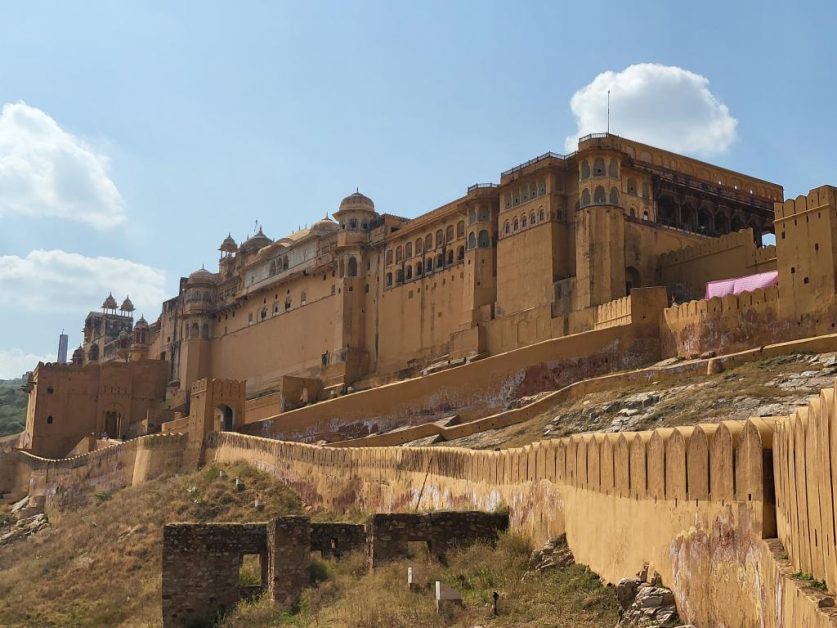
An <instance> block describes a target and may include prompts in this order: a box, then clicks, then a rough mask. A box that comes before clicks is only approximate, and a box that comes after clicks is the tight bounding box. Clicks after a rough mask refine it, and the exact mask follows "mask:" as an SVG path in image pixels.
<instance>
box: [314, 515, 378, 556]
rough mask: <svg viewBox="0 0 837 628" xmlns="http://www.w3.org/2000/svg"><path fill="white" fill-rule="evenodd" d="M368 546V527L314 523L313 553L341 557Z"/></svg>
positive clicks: (349, 524)
mask: <svg viewBox="0 0 837 628" xmlns="http://www.w3.org/2000/svg"><path fill="white" fill-rule="evenodd" d="M365 546H366V526H364V525H363V524H358V523H312V524H311V551H313V552H320V553H321V554H322V556H323V558H325V557H326V556H338V557H339V556H340V555H342V554H347V553H349V552H352V551H354V550H357V549H362V548H364V547H365Z"/></svg>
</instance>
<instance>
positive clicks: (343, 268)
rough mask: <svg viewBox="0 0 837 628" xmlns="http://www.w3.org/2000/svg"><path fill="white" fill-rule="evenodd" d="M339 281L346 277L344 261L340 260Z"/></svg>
mask: <svg viewBox="0 0 837 628" xmlns="http://www.w3.org/2000/svg"><path fill="white" fill-rule="evenodd" d="M339 275H340V279H343V277H345V276H346V260H343V259H341V260H340V270H339Z"/></svg>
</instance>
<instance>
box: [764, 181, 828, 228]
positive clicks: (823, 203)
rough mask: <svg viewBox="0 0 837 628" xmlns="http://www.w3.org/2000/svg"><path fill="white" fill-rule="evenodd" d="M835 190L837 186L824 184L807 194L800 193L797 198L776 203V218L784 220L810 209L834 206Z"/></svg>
mask: <svg viewBox="0 0 837 628" xmlns="http://www.w3.org/2000/svg"><path fill="white" fill-rule="evenodd" d="M835 192H837V188H834V187H833V186H830V185H822V186H820V187H817V188H813V189H812V190H811V191H810V192H808V195H807V196H804V195H801V194H800V195H799V196H797V197H796V198H795V199H793V198H791V199H788V200H786V201H785V202H784V203H775V204H774V215H775V219H776V220H782V219H784V218H790V217H792V216H795V215H797V214H802V213H804V212H806V211H808V210H812V209H817V208H820V207H829V206H830V207H834V206H835Z"/></svg>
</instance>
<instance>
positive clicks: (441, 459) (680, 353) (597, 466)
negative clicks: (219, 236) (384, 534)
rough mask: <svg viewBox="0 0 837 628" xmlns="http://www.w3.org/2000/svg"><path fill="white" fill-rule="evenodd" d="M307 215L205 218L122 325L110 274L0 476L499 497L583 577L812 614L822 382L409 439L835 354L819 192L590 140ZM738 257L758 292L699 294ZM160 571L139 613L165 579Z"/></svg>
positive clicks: (707, 620)
mask: <svg viewBox="0 0 837 628" xmlns="http://www.w3.org/2000/svg"><path fill="white" fill-rule="evenodd" d="M333 217H334V219H333V220H332V219H330V218H328V217H326V218H324V219H322V220H320V221H318V222H316V223H314V224H313V225H312V226H311V227H310V228H305V229H302V230H300V231H297V232H295V233H293V234H290V235H289V236H287V237H284V238H279V239H277V240H275V241H274V240H272V239H270V238H269V237H267V236H266V235H265V234H264V233H263V231H262V230H259V232H258V233H257V234H256V235H254V236H252V237H251V238H248V239H246V240H245V241H244V242H242V243H241V245H238V244H237V243H236V242H235V241H233V239H232V238H231V237H228V238H227V239H225V240H224V241H223V243H222V244H221V247H220V250H221V256H220V260H219V266H218V272H211V271H209V270H206V269H201V270H198V271H195V272H193V273H192V274H191V275H189V276H188V277H184V278H182V279H181V281H180V289H179V294H178V295H177V296H176V297H174V298H172V299H170V300H168V301H166V302H165V303H163V304H162V312H161V314H160V316H159V318H158V319H157V320H155V321H154V322H153V323H151V324H149V323H148V322H147V321H145V319H144V318H140V319H139V320H138V321H136V322H135V323H134V321H133V305H132V304H131V303H130V300H129V299H126V300H125V302H123V304H122V306H121V309H118V308H117V302H116V300H115V299H114V298H113V296H112V295H109V296H108V299H107V300H106V301H105V302H104V303H103V308H102V311H101V312H91V313H90V315H88V317H87V319H86V323H85V336H84V344H83V345H82V346H81V347H79V349H77V350H76V352H75V354H74V355H73V363H72V364H70V365H56V364H43V363H42V364H39V365H38V366H37V368H36V369H35V370H34V371H33V372H32V374H31V376H30V377H29V380H28V382H27V386H26V387H27V390H28V393H29V408H28V414H27V422H26V428H25V430H24V432H23V433H22V434H21V435H20V436H19V437H18V438H17V439H16V442H15V447H13V448H10V447H7V448H5V449H3V450H2V451H0V493H3V494H4V496H5V499H8V500H14V499H20V498H21V497H24V496H27V495H28V496H29V497H30V498H34V499H37V500H40V501H42V502H43V507H44V508H45V509H46V510H47V512H49V511H50V510H51V509H59V508H60V507H62V506H63V505H66V504H70V503H73V501H74V500H76V499H77V498H78V496H79V495H82V494H86V493H90V492H95V491H101V490H117V489H121V488H125V487H129V486H137V485H140V484H143V483H145V482H148V481H151V480H154V479H155V478H159V477H162V476H164V475H167V474H174V473H179V472H183V471H187V470H192V469H196V468H198V467H200V466H202V465H205V464H207V463H210V462H234V461H241V462H245V463H247V464H249V465H252V466H254V467H256V468H258V469H260V470H262V471H265V472H267V473H269V474H270V475H273V476H274V477H276V478H278V479H280V480H281V481H283V482H284V483H286V484H287V485H288V486H289V487H291V489H292V490H293V491H294V492H295V493H297V494H298V495H299V496H300V497H301V498H302V500H303V501H304V502H305V503H306V504H307V505H309V506H311V507H317V508H322V509H324V510H327V511H330V512H344V511H347V510H349V509H356V510H359V511H362V512H364V513H366V514H368V515H372V514H375V513H377V515H376V516H380V517H384V518H385V517H386V516H390V519H389V523H390V525H391V526H392V527H393V529H394V530H395V532H392V531H390V535H395V536H397V529H398V526H399V525H400V526H408V525H409V526H414V527H415V526H418V527H421V526H422V525H428V526H429V525H430V524H426V523H425V522H426V521H430V519H422V517H429V516H430V515H428V514H427V513H434V512H437V511H453V512H456V511H461V512H463V513H465V512H466V511H481V512H482V513H484V514H485V516H489V514H490V513H495V512H497V511H498V510H500V509H501V508H508V523H509V526H510V528H511V529H513V530H516V531H518V532H520V533H521V534H523V535H525V536H526V537H528V538H529V539H531V540H532V541H533V542H536V543H543V542H544V541H546V540H547V539H550V538H554V537H556V536H559V535H562V534H565V535H566V538H567V543H568V545H569V547H570V548H571V550H572V552H573V554H574V556H575V558H576V560H577V561H579V562H582V563H584V564H586V565H588V566H589V567H590V568H591V569H592V570H593V571H595V572H596V573H597V574H599V575H600V576H601V577H602V578H603V579H604V580H605V581H607V582H613V583H615V582H618V581H619V580H620V579H621V578H624V577H626V576H629V575H631V574H634V573H636V572H637V571H638V570H639V569H640V568H642V566H643V565H644V564H645V565H650V566H651V567H652V568H653V569H654V570H656V571H657V572H658V573H659V574H660V576H661V578H662V581H663V582H664V583H665V585H666V586H668V587H670V588H671V589H672V591H673V593H674V596H675V601H676V604H677V610H678V612H679V614H680V616H681V618H683V619H684V620H686V621H688V622H691V623H693V624H695V625H698V626H720V625H723V626H771V627H773V626H775V627H779V626H832V625H837V611H835V610H834V609H833V598H834V594H835V593H837V589H835V586H837V584H835V583H837V536H836V535H837V530H835V513H837V483H836V482H835V480H837V477H835V473H837V472H835V468H837V465H835V462H834V459H835V456H837V440H835V434H837V428H835V422H837V408H835V399H834V389H833V388H829V389H826V390H823V391H821V393H820V394H819V396H818V397H816V398H812V399H810V400H809V401H808V402H807V403H806V405H804V406H800V407H799V408H798V410H796V411H795V412H793V413H791V414H789V415H786V416H769V417H753V418H750V419H749V420H745V421H723V420H722V421H720V422H715V423H707V424H699V425H695V426H673V427H661V428H658V429H654V430H647V431H639V432H615V433H586V434H577V435H574V436H571V437H564V438H555V439H548V440H541V441H539V442H536V443H534V444H532V445H527V446H525V447H519V448H516V447H513V448H502V449H499V450H496V451H492V450H475V449H466V448H464V447H438V446H432V447H431V446H411V445H410V443H411V442H412V441H416V440H418V439H420V438H424V437H427V436H434V437H440V438H443V439H444V438H448V437H450V438H453V437H461V436H465V435H471V434H475V433H479V432H482V431H486V430H491V429H496V428H498V427H502V426H507V425H512V424H515V423H517V422H522V421H525V420H527V419H528V418H531V417H532V416H534V413H535V412H537V411H538V409H539V408H541V407H543V405H544V404H545V403H548V402H549V401H550V400H554V399H556V398H559V397H564V398H568V397H572V396H573V395H578V394H582V392H589V391H593V390H596V389H599V388H600V387H603V386H610V387H617V388H618V386H619V385H622V384H625V383H627V382H629V381H633V380H636V379H646V380H647V379H651V378H653V379H655V380H661V379H664V378H666V377H669V376H670V375H671V374H674V373H676V374H677V375H678V376H679V377H683V376H689V375H690V374H694V375H696V376H697V374H700V376H702V377H709V376H712V374H717V373H719V372H721V371H722V370H723V369H724V368H728V367H730V366H732V365H734V364H740V363H743V362H746V361H750V360H756V359H760V358H763V357H769V356H781V355H784V354H788V353H799V352H813V353H821V352H830V351H835V350H837V329H835V325H837V308H835V303H834V299H835V295H837V235H835V234H837V197H836V196H835V188H832V187H828V186H824V187H820V188H816V189H814V190H812V191H811V192H810V193H809V194H808V195H807V196H800V197H798V198H796V199H791V200H785V199H784V192H783V189H782V188H781V187H780V186H778V185H775V184H772V183H768V182H766V181H762V180H759V179H755V178H753V177H749V176H745V175H743V174H739V173H735V172H732V171H729V170H725V169H722V168H719V167H716V166H712V165H709V164H705V163H702V162H699V161H696V160H694V159H691V158H688V157H684V156H680V155H676V154H673V153H670V152H667V151H663V150H660V149H657V148H653V147H650V146H645V145H643V144H639V143H637V142H634V141H631V140H628V139H626V138H622V137H618V136H615V135H612V134H601V135H594V136H588V137H585V138H582V139H581V140H580V141H579V145H578V151H577V152H575V153H573V154H571V155H557V154H553V153H547V154H545V155H541V156H540V157H537V158H535V159H533V160H531V161H529V162H527V163H524V164H521V165H520V166H517V167H515V168H512V169H510V170H508V171H506V172H503V173H502V174H501V176H500V180H499V183H496V184H495V183H490V184H477V185H473V186H471V187H469V188H467V192H466V194H465V195H464V196H463V197H461V198H459V199H456V200H454V201H451V202H450V203H447V204H446V205H444V206H442V207H440V208H438V209H435V210H432V211H430V212H428V213H426V214H424V215H422V216H419V217H417V218H415V219H412V220H408V219H404V218H400V217H398V216H395V215H392V214H387V213H378V212H377V211H376V209H375V206H374V204H373V202H372V201H371V200H370V199H369V198H367V197H365V196H363V195H362V194H360V193H359V192H356V193H354V194H351V195H350V196H348V197H346V198H345V199H344V200H343V201H342V202H341V203H340V206H339V209H338V210H337V211H336V212H335V213H334V215H333ZM767 234H773V235H774V236H775V244H767V245H766V244H765V241H766V238H765V236H766V235H767ZM756 275H758V276H762V275H765V276H769V277H770V278H771V279H770V281H769V282H768V285H764V286H763V287H759V288H756V289H750V290H745V291H730V292H729V293H727V294H723V295H721V296H714V297H711V298H706V297H707V296H709V295H708V294H707V290H706V289H707V284H708V283H709V282H715V281H719V280H731V279H737V278H746V277H751V276H756ZM707 373H708V374H709V375H707ZM416 513H422V514H416ZM396 515H397V516H396ZM398 517H402V518H403V521H402V519H399V518H398ZM291 519H292V518H291ZM373 520H374V517H373V519H372V520H370V521H373ZM384 520H385V519H382V520H381V521H382V522H383V521H384ZM298 521H299V520H296V519H294V520H293V521H291V522H290V523H287V525H288V526H290V527H293V526H294V525H302V524H298ZM294 522H296V523H294ZM281 523H282V522H281V521H279V523H276V522H274V523H273V524H269V525H268V528H265V527H264V526H263V525H262V526H261V527H257V528H253V529H249V528H248V529H247V530H245V531H244V532H242V533H241V534H240V535H238V536H237V537H236V538H239V539H240V543H241V546H240V547H239V546H237V545H236V544H235V543H234V542H233V541H231V540H230V539H231V536H230V535H229V534H220V535H219V534H215V532H217V530H215V531H213V530H212V529H210V528H206V529H204V528H199V529H192V528H186V527H183V528H172V530H171V531H168V530H167V532H166V535H167V536H166V539H167V540H171V541H172V543H175V544H176V545H178V546H179V547H180V548H181V550H178V551H182V552H191V551H193V550H192V549H191V548H193V547H194V546H195V544H198V545H200V544H201V543H203V545H204V546H207V544H212V543H216V542H217V543H220V545H219V547H221V550H218V551H219V552H221V551H222V550H223V552H227V553H229V554H230V555H232V554H235V555H236V556H238V555H239V554H241V553H257V554H262V555H264V556H267V555H268V553H269V551H270V548H269V545H270V543H271V542H275V543H278V544H281V543H283V542H285V537H284V536H283V534H282V533H281V525H280V524H281ZM291 524H293V525H291ZM271 525H272V526H273V527H270V526H271ZM282 525H284V524H282ZM370 525H371V524H370ZM382 525H383V523H382ZM277 526H278V527H277ZM303 527H304V528H305V529H304V530H303V531H302V532H299V538H300V539H302V537H305V538H304V540H300V541H299V543H298V544H297V545H299V544H303V545H305V547H306V548H307V549H309V550H310V549H311V548H312V547H316V548H317V549H319V551H327V549H324V542H323V538H322V537H323V535H327V534H328V532H327V531H324V532H322V533H321V534H319V535H315V534H314V530H313V528H312V527H310V526H309V525H308V523H307V520H306V523H305V524H304V525H303ZM637 530H639V531H641V533H636V531H637ZM334 531H335V534H336V533H337V532H339V530H338V529H337V528H334ZM349 532H350V531H346V532H345V533H346V534H349ZM433 533H434V532H433V531H430V532H427V533H426V536H432V534H433ZM289 534H290V533H289ZM290 535H291V536H294V535H297V532H293V534H290ZM286 536H287V535H286ZM219 537H220V539H219ZM274 537H275V538H274ZM272 538H273V539H274V541H271V540H270V539H272ZM335 538H336V537H335ZM352 538H353V539H354V541H352V543H353V544H355V545H357V544H359V543H360V541H358V540H357V536H356V533H355V536H352ZM405 538H406V537H405ZM207 539H208V540H207ZM402 540H403V539H402ZM399 543H401V540H398V539H396V540H394V541H393V546H396V545H398V544H399ZM295 547H296V546H295ZM289 551H293V550H289ZM378 551H379V552H381V551H383V552H384V553H385V552H386V551H387V549H386V547H384V549H383V550H382V549H381V547H380V546H379V547H378ZM265 560H267V559H265ZM372 560H373V561H374V556H373V557H372ZM267 562H269V561H267ZM267 562H265V563H263V564H264V565H267ZM271 564H272V563H271ZM174 567H176V564H175V565H174ZM165 568H166V565H165V564H164V569H165ZM208 569H210V568H208ZM277 573H278V572H277ZM295 573H296V572H295ZM794 573H805V574H808V575H809V576H810V577H811V578H813V579H816V580H817V581H822V582H823V583H824V585H825V590H822V591H821V590H817V589H812V588H810V587H808V588H806V587H804V586H802V585H801V584H800V583H799V581H798V580H797V579H794V578H793V577H792V574H794ZM218 577H219V578H223V577H226V576H224V575H223V574H221V575H220V576H218ZM271 578H273V576H269V575H265V579H264V582H265V583H266V586H268V587H269V589H270V590H271V591H277V592H278V591H280V590H281V589H282V587H287V586H291V585H290V584H289V581H285V580H283V581H281V582H279V580H282V578H281V577H280V576H278V575H277V576H276V579H277V580H275V581H274V580H273V579H271ZM289 578H290V579H291V580H293V579H294V578H297V579H298V574H296V575H294V574H292V575H291V576H289ZM164 582H165V580H164ZM173 582H175V584H174V585H173V588H172V589H171V590H169V589H166V590H165V591H164V606H165V603H166V600H176V599H179V598H178V596H183V595H186V594H185V593H184V591H185V590H186V589H185V585H184V584H183V583H182V582H181V583H179V584H178V583H177V581H173ZM222 584H223V583H222ZM291 584H292V583H291ZM207 586H209V585H208V584H207ZM213 586H214V585H213ZM218 586H222V585H218ZM227 588H228V589H230V588H234V587H232V585H230V587H227ZM208 590H209V589H207V591H208ZM196 595H203V594H202V593H198V594H196ZM207 595H208V594H207ZM236 595H237V591H236ZM276 595H277V597H276V599H279V598H280V597H281V596H280V595H279V593H276ZM207 599H208V598H207ZM167 608H169V609H170V607H167ZM165 612H169V611H165ZM171 612H173V613H175V615H176V613H177V611H176V610H174V611H171ZM172 621H174V620H172ZM173 625H174V624H173Z"/></svg>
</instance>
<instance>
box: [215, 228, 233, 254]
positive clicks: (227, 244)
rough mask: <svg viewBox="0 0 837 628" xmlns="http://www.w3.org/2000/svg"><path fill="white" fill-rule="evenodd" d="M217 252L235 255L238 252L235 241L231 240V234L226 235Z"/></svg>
mask: <svg viewBox="0 0 837 628" xmlns="http://www.w3.org/2000/svg"><path fill="white" fill-rule="evenodd" d="M218 250H219V251H221V252H222V253H235V252H236V251H238V245H237V244H236V243H235V240H233V237H232V234H231V233H228V234H227V237H226V238H224V241H223V242H221V246H220V247H219V248H218Z"/></svg>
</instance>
